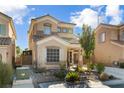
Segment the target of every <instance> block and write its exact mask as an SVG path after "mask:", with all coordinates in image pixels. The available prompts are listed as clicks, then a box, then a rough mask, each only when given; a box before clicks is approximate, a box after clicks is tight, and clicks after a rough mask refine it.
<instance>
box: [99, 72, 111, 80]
mask: <svg viewBox="0 0 124 93" xmlns="http://www.w3.org/2000/svg"><path fill="white" fill-rule="evenodd" d="M99 78H100V80H102V81H105V80H109V75H108V74H106V73H103V72H102V73H101V74H100V77H99Z"/></svg>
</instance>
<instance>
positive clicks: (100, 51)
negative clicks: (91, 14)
mask: <svg viewBox="0 0 124 93" xmlns="http://www.w3.org/2000/svg"><path fill="white" fill-rule="evenodd" d="M112 31H113V32H112ZM102 32H105V33H106V40H105V42H103V43H100V42H98V38H99V34H100V33H102ZM95 37H96V42H95V43H96V44H95V60H96V62H101V63H104V64H106V65H112V62H113V61H118V60H119V59H122V58H123V52H124V51H123V48H121V47H119V46H117V45H114V44H112V43H111V40H117V29H113V28H106V27H103V28H100V29H97V30H96V36H95Z"/></svg>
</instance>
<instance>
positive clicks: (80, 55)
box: [79, 49, 83, 65]
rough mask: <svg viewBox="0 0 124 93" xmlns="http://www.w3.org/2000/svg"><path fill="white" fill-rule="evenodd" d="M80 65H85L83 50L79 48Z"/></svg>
mask: <svg viewBox="0 0 124 93" xmlns="http://www.w3.org/2000/svg"><path fill="white" fill-rule="evenodd" d="M79 65H83V56H82V50H81V49H80V50H79Z"/></svg>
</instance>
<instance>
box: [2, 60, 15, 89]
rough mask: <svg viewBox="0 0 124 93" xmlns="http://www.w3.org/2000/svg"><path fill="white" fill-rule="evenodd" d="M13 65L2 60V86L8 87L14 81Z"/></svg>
mask: <svg viewBox="0 0 124 93" xmlns="http://www.w3.org/2000/svg"><path fill="white" fill-rule="evenodd" d="M12 75H13V69H12V65H10V64H6V63H3V62H0V87H1V88H2V87H7V85H10V84H11V83H12Z"/></svg>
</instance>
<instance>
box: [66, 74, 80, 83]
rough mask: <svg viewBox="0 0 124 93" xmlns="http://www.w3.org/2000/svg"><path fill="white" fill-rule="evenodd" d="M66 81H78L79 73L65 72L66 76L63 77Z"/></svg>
mask: <svg viewBox="0 0 124 93" xmlns="http://www.w3.org/2000/svg"><path fill="white" fill-rule="evenodd" d="M65 79H66V81H67V82H72V83H74V82H77V81H79V80H80V79H79V74H78V73H77V72H69V73H67V75H66V77H65Z"/></svg>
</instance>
